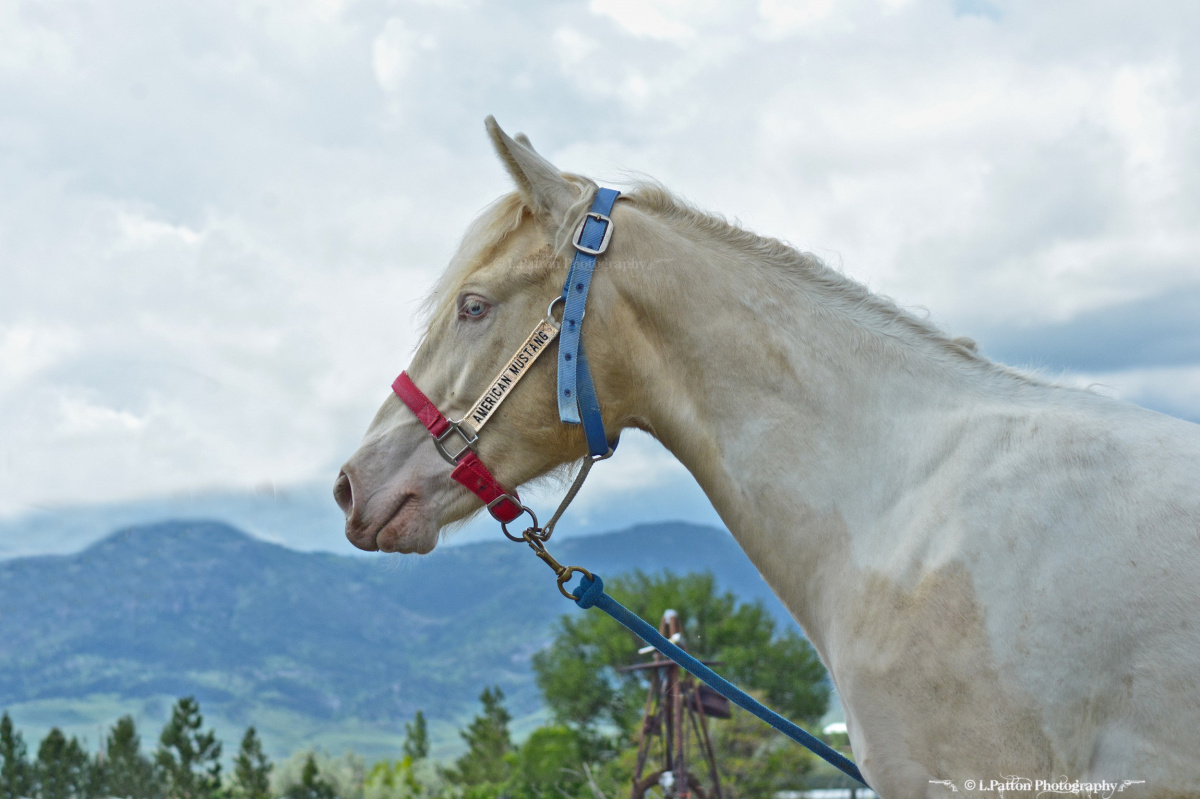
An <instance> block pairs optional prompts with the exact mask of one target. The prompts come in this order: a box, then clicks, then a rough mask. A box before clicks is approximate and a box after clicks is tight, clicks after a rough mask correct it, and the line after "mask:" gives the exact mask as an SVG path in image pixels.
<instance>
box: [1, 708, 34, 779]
mask: <svg viewBox="0 0 1200 799" xmlns="http://www.w3.org/2000/svg"><path fill="white" fill-rule="evenodd" d="M31 772H32V769H31V768H30V765H29V754H28V752H27V751H26V748H25V739H24V737H22V735H21V733H20V732H18V731H17V730H16V729H15V728H14V727H13V722H12V718H11V717H10V716H9V715H8V711H7V710H6V711H5V712H4V715H3V716H0V799H19V797H22V796H30V795H31V794H32V793H33V779H32V776H33V775H32V773H31Z"/></svg>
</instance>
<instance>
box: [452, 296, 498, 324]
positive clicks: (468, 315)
mask: <svg viewBox="0 0 1200 799" xmlns="http://www.w3.org/2000/svg"><path fill="white" fill-rule="evenodd" d="M489 308H491V306H490V305H488V304H487V303H486V302H484V301H483V300H481V299H479V298H478V297H468V298H467V299H466V300H464V301H463V304H462V305H461V306H459V310H458V317H459V318H460V319H481V318H482V317H483V316H484V315H485V314H486V313H487V312H488V309H489Z"/></svg>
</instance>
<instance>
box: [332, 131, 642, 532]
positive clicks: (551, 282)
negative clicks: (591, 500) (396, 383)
mask: <svg viewBox="0 0 1200 799" xmlns="http://www.w3.org/2000/svg"><path fill="white" fill-rule="evenodd" d="M487 129H488V132H489V134H490V135H491V139H492V142H493V144H494V145H495V148H496V151H497V153H498V154H499V156H500V158H501V161H502V162H503V163H504V165H505V167H506V168H507V170H508V172H509V173H510V174H511V175H512V177H513V179H514V180H515V182H516V184H517V191H516V192H515V193H513V194H510V195H507V196H505V197H502V198H501V199H500V200H498V201H497V202H495V203H493V204H492V205H491V206H490V207H489V208H488V209H487V210H486V211H485V212H484V213H483V214H482V215H481V216H480V217H479V218H478V219H477V220H476V221H475V223H474V224H473V225H472V226H471V227H470V228H469V229H468V231H467V233H466V235H465V236H464V238H463V241H462V243H461V245H460V247H459V249H458V251H457V253H456V254H455V255H454V257H453V258H452V260H451V263H450V266H449V268H448V269H447V270H446V272H445V273H444V274H443V275H442V277H441V278H440V280H439V282H438V284H437V285H436V287H435V289H434V292H433V295H432V296H431V297H430V299H429V305H428V314H429V321H428V327H427V329H426V331H425V335H424V337H423V339H422V341H421V344H420V345H419V347H418V348H417V351H416V354H415V355H414V356H413V360H412V363H411V365H410V366H409V367H408V369H407V370H406V371H407V373H408V375H409V376H410V377H411V378H412V380H413V382H414V383H415V384H416V385H417V386H419V387H420V390H421V391H422V392H423V393H424V394H425V396H426V397H428V398H429V399H430V401H431V402H432V403H433V404H434V405H435V406H436V407H437V408H438V409H440V411H441V412H442V413H443V414H445V415H446V416H447V417H448V418H453V419H459V418H462V417H463V416H464V414H465V413H466V411H467V410H468V409H469V408H470V407H471V404H472V402H473V401H474V400H475V398H476V397H478V396H479V395H480V393H481V392H482V391H483V390H484V389H485V388H487V386H488V385H489V381H490V380H491V379H492V378H494V377H495V376H496V374H497V371H498V370H500V369H501V367H503V366H504V364H505V363H506V362H507V361H508V360H509V358H510V356H512V354H513V353H514V352H515V351H516V350H517V349H518V348H519V347H520V346H521V344H522V342H523V341H524V340H525V337H526V336H527V335H528V333H529V331H530V330H531V329H532V328H533V327H534V326H535V325H536V324H537V323H538V321H539V320H541V319H543V318H545V317H546V316H547V314H548V313H550V311H548V306H549V305H550V304H551V302H552V300H554V298H555V297H557V296H559V294H560V291H561V286H562V283H563V280H564V278H565V276H566V273H567V269H568V267H569V264H570V259H571V252H573V249H572V247H571V241H570V239H571V231H572V230H573V229H574V227H575V226H576V224H577V223H578V222H579V220H580V219H581V218H582V217H583V215H584V213H585V212H586V211H587V208H588V205H589V203H590V201H591V198H592V196H593V194H594V193H595V190H596V186H595V184H594V183H592V182H591V181H589V180H586V179H584V178H581V177H578V176H573V175H564V174H562V173H560V172H559V170H558V169H556V168H555V167H554V166H553V165H552V164H550V163H549V162H548V161H547V160H546V159H545V158H543V157H542V156H541V155H539V154H538V153H537V152H536V151H534V149H533V148H532V146H531V145H530V144H529V140H528V139H527V138H525V137H524V136H522V135H519V134H518V136H517V139H516V140H514V139H513V138H511V137H509V136H508V135H507V134H506V133H505V132H504V131H503V130H501V129H500V127H499V126H498V125H497V124H496V122H495V120H494V119H492V118H491V117H489V118H488V120H487ZM614 249H615V247H614ZM609 257H611V256H609ZM598 271H599V270H598ZM616 294H617V292H616V291H615V289H614V287H613V285H612V283H611V282H610V281H606V280H604V279H598V280H597V281H596V285H595V288H594V289H593V291H592V295H591V297H590V298H589V301H588V317H587V329H588V330H589V331H590V333H589V338H588V346H589V356H590V359H591V362H592V368H593V372H594V374H595V380H596V383H597V385H598V386H605V385H608V384H610V383H611V382H612V381H611V379H610V378H611V375H610V371H611V370H610V368H609V366H610V365H611V364H613V363H614V360H615V358H614V357H612V355H611V354H610V353H611V352H612V349H613V347H612V346H611V345H610V344H609V343H607V342H606V339H607V337H606V336H605V335H604V334H603V332H602V331H604V330H605V329H609V328H611V327H612V326H613V325H614V324H615V323H618V322H619V319H618V318H619V317H620V316H621V308H620V303H619V302H617V297H616ZM555 391H556V389H555V371H554V364H553V357H546V358H542V359H541V360H539V361H537V362H536V363H534V365H533V366H532V367H531V368H530V369H529V371H528V373H527V374H525V375H524V376H523V378H522V379H521V381H520V383H519V385H517V386H516V387H515V388H514V389H513V393H512V396H511V397H507V398H506V401H505V403H504V404H503V405H502V406H501V407H500V408H499V409H498V410H497V411H496V413H495V415H494V416H493V417H492V418H491V419H489V421H488V423H487V427H486V432H484V433H482V434H481V435H480V436H479V440H478V442H477V444H476V445H475V450H476V452H477V454H478V456H479V458H480V460H481V461H482V462H483V463H485V464H487V466H488V468H490V469H491V471H492V473H493V474H494V475H495V476H496V479H497V480H498V481H499V482H500V483H501V484H502V485H504V486H508V487H509V488H515V487H517V486H519V485H521V484H523V483H526V482H528V481H529V480H531V479H534V478H536V477H539V476H541V475H544V474H546V473H548V472H550V471H552V470H553V469H555V468H556V467H559V466H562V465H564V464H568V463H570V462H572V461H575V460H577V459H579V458H580V457H582V456H583V455H584V454H585V453H586V451H587V448H586V444H585V441H584V437H583V434H582V432H581V430H580V428H579V427H578V426H577V425H576V426H572V425H565V424H563V423H562V422H560V421H559V417H558V414H557V412H556V409H557V405H556V402H555ZM604 396H605V405H604V407H603V416H604V422H605V427H606V428H607V429H609V430H612V431H617V430H619V429H621V428H622V427H623V426H626V425H627V424H628V423H629V421H630V420H629V419H628V418H626V416H627V415H626V414H624V413H623V412H622V409H621V407H620V403H619V402H616V401H613V400H615V397H612V396H610V395H608V394H607V393H605V395H604ZM334 497H335V499H336V500H337V503H338V505H339V506H341V508H342V510H343V512H344V513H345V514H346V537H347V538H348V539H349V540H350V541H351V542H352V543H353V544H354V545H355V546H357V547H359V548H360V549H365V550H383V551H387V552H405V553H408V552H419V553H425V552H429V551H430V550H432V549H433V547H434V546H435V545H436V543H437V540H438V534H439V531H441V530H442V529H443V528H445V527H446V526H447V525H450V524H452V523H454V522H456V521H459V520H462V519H465V518H466V517H468V516H470V515H471V514H473V513H474V512H476V511H477V510H479V509H480V508H481V504H480V502H479V500H478V499H477V498H476V497H474V496H472V495H471V494H470V493H469V492H468V491H467V490H465V489H464V488H463V487H462V486H460V485H459V484H457V483H455V482H454V481H452V480H451V479H450V469H449V468H448V466H447V463H446V461H445V460H444V459H443V458H442V457H440V456H439V454H438V452H437V450H436V449H435V446H434V443H433V440H432V439H431V437H430V436H429V434H428V433H427V432H426V430H425V428H424V427H423V426H422V424H421V422H420V421H418V419H417V418H416V417H415V416H414V414H413V413H411V412H410V410H409V409H408V408H407V407H405V405H404V404H402V403H401V402H400V401H399V400H398V399H397V397H396V396H394V395H392V396H389V397H388V398H387V400H385V401H384V403H383V405H382V407H381V408H380V409H379V412H378V413H377V414H376V415H375V419H374V421H372V422H371V425H370V427H369V428H368V430H367V433H366V435H365V437H364V440H363V442H362V444H361V445H360V446H359V448H358V450H357V451H356V452H355V453H354V455H353V456H351V458H350V459H349V460H348V461H347V462H346V464H345V465H344V466H343V467H342V470H341V473H340V474H339V475H338V478H337V481H336V483H335V485H334Z"/></svg>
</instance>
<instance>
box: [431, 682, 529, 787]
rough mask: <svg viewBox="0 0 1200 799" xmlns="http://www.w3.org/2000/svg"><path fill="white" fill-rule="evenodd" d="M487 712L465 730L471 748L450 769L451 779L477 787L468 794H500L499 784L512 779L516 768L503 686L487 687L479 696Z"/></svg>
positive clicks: (463, 736) (509, 716) (466, 741)
mask: <svg viewBox="0 0 1200 799" xmlns="http://www.w3.org/2000/svg"><path fill="white" fill-rule="evenodd" d="M479 701H480V702H482V703H483V712H482V713H480V714H479V715H478V716H476V717H475V718H474V719H472V720H471V723H470V724H469V725H467V729H465V730H463V731H461V732H460V733H459V735H461V736H462V739H463V741H464V742H465V743H466V744H467V751H466V752H465V753H464V754H463V756H462V757H460V758H459V759H458V760H457V761H455V763H454V767H453V768H452V769H450V770H449V771H447V772H446V778H447V780H448V781H449V782H452V783H454V784H456V785H461V786H466V787H468V788H471V787H475V788H478V789H479V790H476V791H468V792H467V795H468V796H480V797H482V796H490V795H498V789H499V786H502V785H503V784H504V783H505V782H507V781H508V777H509V774H510V773H511V771H512V757H511V756H512V752H513V745H512V738H511V737H510V736H509V732H508V723H509V721H511V720H512V716H511V715H509V712H508V710H507V709H506V708H505V707H504V692H503V691H501V690H500V687H499V686H493V687H491V688H484V689H483V693H482V694H480V695H479Z"/></svg>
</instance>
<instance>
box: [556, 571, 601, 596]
mask: <svg viewBox="0 0 1200 799" xmlns="http://www.w3.org/2000/svg"><path fill="white" fill-rule="evenodd" d="M572 574H582V575H583V576H584V577H586V578H588V579H589V580H595V579H596V578H595V577H593V576H592V573H591V572H590V571H588V570H587V569H585V568H583V567H582V566H568V567H567V568H565V569H563V572H562V574H560V575H558V592H559V593H560V594H562V595H563V596H565V597H566V598H567V599H569V600H571V601H572V602H574V601H575V600H576V599H579V597H577V596H575V595H574V594H572V593H570V592H568V591H567V589H566V588H564V587H563V586H565V585H566V583H567V580H570V579H571V575H572Z"/></svg>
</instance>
